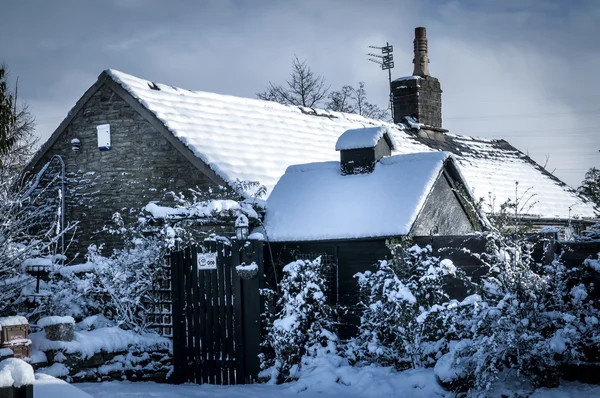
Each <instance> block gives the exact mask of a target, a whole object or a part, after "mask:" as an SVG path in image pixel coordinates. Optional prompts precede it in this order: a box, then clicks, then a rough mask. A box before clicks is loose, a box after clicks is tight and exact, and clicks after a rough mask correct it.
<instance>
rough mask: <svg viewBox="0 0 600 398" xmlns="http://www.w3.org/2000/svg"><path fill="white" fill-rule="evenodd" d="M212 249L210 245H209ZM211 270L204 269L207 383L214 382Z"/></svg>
mask: <svg viewBox="0 0 600 398" xmlns="http://www.w3.org/2000/svg"><path fill="white" fill-rule="evenodd" d="M208 249H209V250H210V246H208ZM211 272H212V271H210V270H205V271H202V273H203V274H204V275H203V276H204V291H205V292H206V306H205V312H206V315H205V316H206V326H205V328H206V354H207V355H206V369H207V374H206V378H205V380H206V383H214V374H215V371H214V347H213V338H212V332H213V316H212V296H211V294H212V278H211V275H210V274H211Z"/></svg>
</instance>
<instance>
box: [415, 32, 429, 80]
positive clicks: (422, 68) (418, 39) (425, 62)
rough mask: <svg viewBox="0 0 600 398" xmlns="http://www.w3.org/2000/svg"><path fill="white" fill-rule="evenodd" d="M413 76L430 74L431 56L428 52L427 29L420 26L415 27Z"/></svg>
mask: <svg viewBox="0 0 600 398" xmlns="http://www.w3.org/2000/svg"><path fill="white" fill-rule="evenodd" d="M413 45H414V54H415V55H414V58H413V64H415V68H414V70H413V76H421V77H424V76H429V56H428V54H427V31H426V29H425V28H424V27H422V26H420V27H418V28H415V40H414V41H413Z"/></svg>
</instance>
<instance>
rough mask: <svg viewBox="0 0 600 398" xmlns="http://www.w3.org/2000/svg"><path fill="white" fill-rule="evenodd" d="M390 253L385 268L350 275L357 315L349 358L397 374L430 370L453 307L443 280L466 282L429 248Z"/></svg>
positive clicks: (403, 246) (395, 248) (398, 246)
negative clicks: (359, 311)
mask: <svg viewBox="0 0 600 398" xmlns="http://www.w3.org/2000/svg"><path fill="white" fill-rule="evenodd" d="M390 249H391V251H392V259H391V260H390V262H387V261H382V262H380V263H379V265H378V266H377V269H376V270H375V271H373V272H371V271H367V272H364V273H359V274H357V275H356V277H357V279H358V285H359V287H360V293H361V304H362V310H363V312H362V316H361V322H360V326H359V332H358V335H357V337H356V338H355V339H353V341H352V342H351V344H350V345H349V353H350V356H351V357H353V359H355V360H356V361H358V362H366V363H379V364H382V365H386V366H387V365H392V366H395V367H396V368H399V369H405V368H409V367H413V368H414V367H422V366H432V365H433V364H434V363H435V361H436V359H437V358H439V357H440V356H441V355H442V353H443V351H444V349H445V346H446V343H447V342H446V335H447V334H448V332H449V331H450V330H452V325H451V321H452V318H451V317H450V316H449V314H450V312H451V311H453V310H452V309H453V308H455V307H457V305H458V304H457V303H456V302H455V301H450V299H449V296H448V294H447V292H446V290H445V285H446V283H447V282H448V280H449V278H461V279H464V280H465V281H467V279H466V277H465V276H464V273H463V272H462V271H460V270H457V269H456V267H455V266H454V264H453V263H452V262H451V261H449V260H441V259H440V258H439V257H435V256H433V255H432V250H431V246H426V247H425V248H420V247H419V246H417V245H413V246H410V245H409V244H407V242H401V243H395V244H391V245H390Z"/></svg>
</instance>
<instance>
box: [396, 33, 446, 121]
mask: <svg viewBox="0 0 600 398" xmlns="http://www.w3.org/2000/svg"><path fill="white" fill-rule="evenodd" d="M413 44H414V58H413V64H414V70H413V74H412V76H406V77H401V78H399V79H396V80H394V81H393V82H392V97H393V103H394V123H402V122H403V121H404V118H405V117H407V116H408V117H412V118H413V119H415V120H416V121H417V122H418V123H422V124H424V125H425V126H428V127H432V128H433V129H434V130H436V129H439V130H441V129H442V88H441V86H440V82H439V80H438V79H436V78H435V77H432V76H430V75H429V56H428V53H427V34H426V30H425V28H423V27H419V28H415V40H414V42H413Z"/></svg>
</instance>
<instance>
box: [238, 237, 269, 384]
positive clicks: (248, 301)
mask: <svg viewBox="0 0 600 398" xmlns="http://www.w3.org/2000/svg"><path fill="white" fill-rule="evenodd" d="M246 245H247V246H245V247H244V248H241V251H242V258H243V261H244V263H245V264H246V265H250V264H252V263H255V264H256V265H258V274H257V276H256V277H255V278H253V279H245V280H242V297H243V306H244V354H245V355H244V363H245V366H244V367H245V371H246V373H245V375H244V376H245V377H244V381H245V382H246V383H247V384H249V383H253V382H255V381H256V379H257V378H258V373H259V372H260V360H259V357H258V355H259V354H260V343H261V322H260V315H261V313H262V312H263V308H264V306H263V299H262V296H261V295H260V289H262V288H263V287H264V286H263V284H264V263H263V242H262V241H257V240H252V241H248V242H247V243H246Z"/></svg>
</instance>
